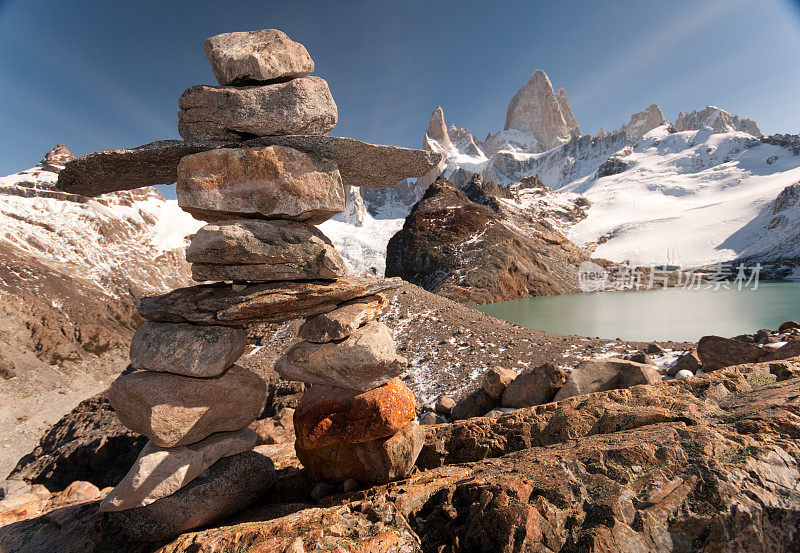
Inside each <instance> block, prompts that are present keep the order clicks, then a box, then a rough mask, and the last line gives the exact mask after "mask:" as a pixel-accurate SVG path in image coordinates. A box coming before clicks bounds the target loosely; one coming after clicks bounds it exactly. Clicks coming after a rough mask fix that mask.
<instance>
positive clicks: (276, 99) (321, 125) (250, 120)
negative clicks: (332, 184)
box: [178, 77, 337, 141]
mask: <svg viewBox="0 0 800 553" xmlns="http://www.w3.org/2000/svg"><path fill="white" fill-rule="evenodd" d="M178 106H179V107H180V108H181V111H180V112H179V113H178V132H179V133H180V135H181V136H182V137H183V138H185V139H186V140H191V141H212V140H216V141H230V140H237V139H238V140H247V139H248V138H255V137H258V136H268V135H276V134H277V135H279V134H320V135H322V134H328V133H329V132H330V131H331V129H333V127H335V126H336V119H337V111H336V103H334V101H333V97H332V96H331V91H330V89H328V83H326V82H325V81H324V80H322V79H320V78H319V77H302V78H300V79H293V80H291V81H288V82H285V83H279V84H271V85H266V86H247V87H242V88H239V87H231V86H219V87H215V86H207V85H195V86H193V87H191V88H189V89H187V90H186V91H184V93H183V94H181V97H180V98H179V99H178Z"/></svg>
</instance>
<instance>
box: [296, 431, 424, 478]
mask: <svg viewBox="0 0 800 553" xmlns="http://www.w3.org/2000/svg"><path fill="white" fill-rule="evenodd" d="M424 440H425V433H424V431H423V430H422V428H421V427H420V426H419V425H418V424H417V423H414V422H410V423H408V424H407V425H405V427H403V429H402V430H400V432H398V433H396V434H394V435H392V436H390V437H388V438H380V439H377V440H372V441H369V442H361V443H357V444H350V443H338V444H333V445H330V446H323V447H318V448H313V449H305V448H303V447H301V446H300V445H299V444H295V450H296V451H297V458H298V459H299V460H300V462H301V463H303V466H304V467H305V468H307V469H308V470H309V471H310V472H311V473H313V474H315V475H317V476H319V477H321V478H327V479H329V480H336V481H344V480H347V479H348V478H352V479H354V480H357V481H359V482H364V483H369V484H382V483H386V482H390V481H392V480H397V479H399V478H404V477H405V476H407V475H408V474H410V473H411V470H412V469H413V467H414V461H416V459H417V455H419V452H420V449H421V448H422V444H423V442H424Z"/></svg>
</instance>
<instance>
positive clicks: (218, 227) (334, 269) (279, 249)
mask: <svg viewBox="0 0 800 553" xmlns="http://www.w3.org/2000/svg"><path fill="white" fill-rule="evenodd" d="M186 260H187V261H189V262H191V263H193V266H192V275H193V276H194V278H195V280H201V281H202V280H248V281H249V280H308V279H327V278H330V279H334V278H336V277H339V276H344V275H345V273H346V270H347V269H346V267H345V264H344V261H342V258H341V256H340V255H339V254H338V252H337V251H336V249H335V248H334V247H333V244H331V241H330V240H329V239H328V238H327V237H326V236H325V235H324V234H322V232H320V231H319V229H317V228H316V227H314V226H312V225H309V224H306V223H299V222H294V221H282V220H275V221H263V220H255V219H239V220H233V221H220V222H218V223H211V224H208V225H206V226H204V227H203V228H201V229H200V230H198V231H197V232H196V233H195V234H194V235H193V236H192V239H191V243H190V244H189V247H188V248H187V249H186ZM248 265H249V266H251V267H247V266H248ZM248 268H249V269H255V270H256V272H257V274H258V276H259V277H260V278H259V279H253V278H245V276H239V277H238V278H237V274H240V273H239V272H240V271H241V272H244V273H245V274H246V275H247V274H249V273H248Z"/></svg>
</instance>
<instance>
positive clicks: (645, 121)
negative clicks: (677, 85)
mask: <svg viewBox="0 0 800 553" xmlns="http://www.w3.org/2000/svg"><path fill="white" fill-rule="evenodd" d="M666 122H667V120H666V119H664V113H663V112H662V111H661V108H660V107H658V106H657V105H656V104H651V105H650V106H649V107H648V108H647V109H646V110H644V111H640V112H639V113H634V114H633V115H631V120H630V121H628V124H627V125H622V128H620V130H619V132H622V133H625V136H626V138H627V139H628V140H630V141H631V142H636V141H637V140H639V139H640V138H642V137H643V136H644V135H645V134H647V133H648V132H650V131H652V130H653V129H655V128H656V127H660V126H661V125H664V124H665V123H666ZM609 174H611V173H609Z"/></svg>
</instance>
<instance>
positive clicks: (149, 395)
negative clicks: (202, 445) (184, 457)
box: [108, 365, 267, 447]
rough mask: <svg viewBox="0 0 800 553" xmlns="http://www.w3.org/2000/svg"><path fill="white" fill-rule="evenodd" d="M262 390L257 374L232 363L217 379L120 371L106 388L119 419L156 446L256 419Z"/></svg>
mask: <svg viewBox="0 0 800 553" xmlns="http://www.w3.org/2000/svg"><path fill="white" fill-rule="evenodd" d="M266 394H267V390H266V384H265V382H264V380H263V379H262V378H261V377H260V376H258V375H257V374H256V373H254V372H252V371H248V370H246V369H243V368H242V367H239V366H236V365H234V366H233V367H231V368H230V369H229V370H228V371H226V372H225V373H224V374H223V375H221V376H218V377H216V378H192V377H189V376H179V375H175V374H170V373H158V372H152V371H137V372H134V373H131V374H126V375H122V376H120V377H119V378H118V379H117V380H115V381H114V383H113V384H112V385H111V388H109V391H108V397H109V401H110V402H111V405H112V406H113V407H114V410H115V411H116V413H117V416H118V417H119V420H120V421H122V424H124V425H125V426H127V427H128V428H130V429H131V430H135V431H136V432H139V433H140V434H144V435H145V436H147V437H148V438H149V439H150V440H151V441H152V442H153V444H155V445H158V446H161V447H176V446H180V445H187V444H192V443H195V442H199V441H200V440H202V439H203V438H205V437H207V436H210V435H211V434H213V433H214V432H232V431H235V430H241V429H242V428H244V427H246V426H247V425H248V424H250V423H251V422H253V421H254V420H256V419H257V418H258V415H259V414H260V413H261V411H262V410H263V409H264V401H265V400H266Z"/></svg>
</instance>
